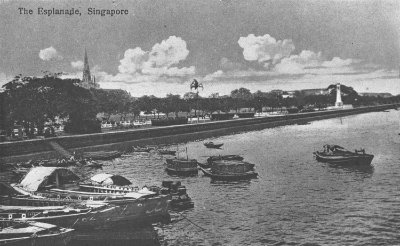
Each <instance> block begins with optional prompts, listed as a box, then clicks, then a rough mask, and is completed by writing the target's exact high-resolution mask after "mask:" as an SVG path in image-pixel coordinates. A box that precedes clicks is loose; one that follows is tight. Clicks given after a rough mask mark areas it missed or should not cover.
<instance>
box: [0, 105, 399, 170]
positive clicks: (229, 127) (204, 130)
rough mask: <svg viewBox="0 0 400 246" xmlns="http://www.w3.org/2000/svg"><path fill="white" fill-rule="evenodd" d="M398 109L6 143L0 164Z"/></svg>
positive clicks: (366, 109)
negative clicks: (62, 151) (57, 148)
mask: <svg viewBox="0 0 400 246" xmlns="http://www.w3.org/2000/svg"><path fill="white" fill-rule="evenodd" d="M399 106H400V104H390V105H380V106H371V107H360V108H354V109H344V110H329V111H316V112H307V113H298V114H289V115H285V116H276V117H265V118H247V119H235V120H225V121H213V122H207V123H198V124H187V125H176V126H164V127H153V128H148V129H131V130H126V131H118V132H107V133H95V134H85V135H73V136H62V137H56V138H46V139H33V140H25V141H18V142H6V143H0V163H7V162H15V161H24V160H29V159H38V158H59V157H60V156H59V154H58V153H57V152H56V151H54V150H53V149H52V147H51V146H50V144H49V142H50V141H55V142H57V143H58V144H60V145H61V146H63V147H64V148H66V149H68V150H69V151H71V152H74V151H75V152H76V153H79V152H83V151H93V150H104V149H107V150H128V149H130V148H131V146H134V145H150V144H172V143H177V142H184V141H190V140H194V139H199V138H207V137H211V136H215V135H224V134H230V133H233V132H237V131H248V130H257V129H263V128H269V127H276V126H282V125H290V124H296V123H302V122H309V121H315V120H322V119H328V118H335V117H341V116H346V115H352V114H360V113H367V112H374V111H382V110H386V109H391V108H397V107H399Z"/></svg>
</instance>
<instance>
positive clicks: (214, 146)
mask: <svg viewBox="0 0 400 246" xmlns="http://www.w3.org/2000/svg"><path fill="white" fill-rule="evenodd" d="M222 145H224V144H223V143H221V144H215V143H213V142H206V143H204V146H206V147H207V148H210V149H219V148H221V147H222Z"/></svg>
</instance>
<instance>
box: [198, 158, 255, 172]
mask: <svg viewBox="0 0 400 246" xmlns="http://www.w3.org/2000/svg"><path fill="white" fill-rule="evenodd" d="M214 163H215V164H222V163H224V164H227V165H228V164H232V165H234V164H245V165H247V166H248V167H249V168H250V169H253V168H254V164H252V163H249V162H245V161H243V157H241V156H238V155H237V156H235V155H229V156H214V157H210V158H208V159H207V163H198V165H199V166H200V167H202V168H211V167H212V165H213V164H214Z"/></svg>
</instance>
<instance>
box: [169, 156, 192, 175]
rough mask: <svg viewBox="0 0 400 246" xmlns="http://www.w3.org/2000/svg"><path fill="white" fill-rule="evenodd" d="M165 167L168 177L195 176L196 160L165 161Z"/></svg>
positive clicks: (175, 159)
mask: <svg viewBox="0 0 400 246" xmlns="http://www.w3.org/2000/svg"><path fill="white" fill-rule="evenodd" d="M166 165H167V167H166V168H165V170H166V171H167V173H168V174H169V175H185V176H186V175H187V176H191V175H197V174H198V169H197V160H196V159H188V158H187V159H177V158H174V159H166Z"/></svg>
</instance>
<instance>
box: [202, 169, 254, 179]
mask: <svg viewBox="0 0 400 246" xmlns="http://www.w3.org/2000/svg"><path fill="white" fill-rule="evenodd" d="M200 170H201V171H202V172H203V173H204V175H205V176H207V177H211V178H212V179H214V180H221V181H235V180H247V179H252V178H257V175H258V174H257V173H256V172H254V171H248V172H244V173H214V172H213V171H212V170H211V168H202V167H200Z"/></svg>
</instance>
